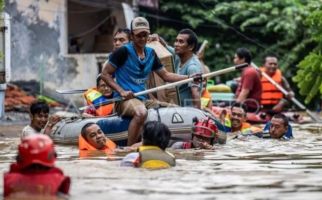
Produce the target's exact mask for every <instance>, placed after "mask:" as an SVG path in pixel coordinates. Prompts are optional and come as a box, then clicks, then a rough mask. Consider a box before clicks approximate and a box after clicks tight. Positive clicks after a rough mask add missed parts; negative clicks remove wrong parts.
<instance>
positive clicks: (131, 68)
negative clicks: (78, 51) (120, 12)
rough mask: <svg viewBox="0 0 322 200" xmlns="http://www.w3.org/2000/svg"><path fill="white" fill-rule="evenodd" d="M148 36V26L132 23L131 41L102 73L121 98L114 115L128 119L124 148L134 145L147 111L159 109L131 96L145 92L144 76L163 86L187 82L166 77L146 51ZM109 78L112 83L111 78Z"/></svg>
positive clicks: (196, 77) (153, 103)
mask: <svg viewBox="0 0 322 200" xmlns="http://www.w3.org/2000/svg"><path fill="white" fill-rule="evenodd" d="M149 34H150V26H149V22H148V21H147V20H146V19H145V18H143V17H136V18H135V19H133V20H132V22H131V39H132V41H131V42H130V43H128V44H126V45H124V46H122V47H121V48H119V49H118V50H116V51H115V52H113V53H112V54H111V56H110V58H109V62H108V64H107V65H106V66H105V67H104V69H103V71H102V79H103V80H104V81H105V82H106V83H107V84H108V85H110V86H111V87H112V88H113V89H114V90H115V91H116V92H115V93H114V97H122V98H123V101H120V102H116V104H115V110H116V112H117V113H118V114H119V115H121V116H129V117H132V119H131V122H130V125H129V128H128V134H129V136H128V146H130V145H132V144H134V143H136V142H137V141H138V138H139V133H140V130H141V129H142V127H143V124H144V121H145V119H146V117H147V109H148V108H152V107H155V106H158V105H159V103H158V102H157V101H154V100H148V99H147V96H146V95H141V96H137V97H135V96H134V93H137V92H141V91H144V90H146V86H145V83H146V81H147V79H148V75H149V74H150V73H151V72H152V71H155V72H156V73H157V74H158V75H159V76H160V77H161V78H162V79H163V80H164V81H166V82H176V81H181V80H184V79H187V78H189V76H187V75H178V74H174V73H170V72H168V71H167V70H166V69H165V68H164V67H163V65H162V64H161V63H160V60H159V58H158V57H157V55H156V53H155V51H154V50H153V49H152V48H149V47H146V43H147V41H148V37H149ZM113 74H115V78H116V81H114V79H113V77H112V75H113ZM190 77H193V78H194V80H195V81H198V80H200V79H201V74H195V75H191V76H190Z"/></svg>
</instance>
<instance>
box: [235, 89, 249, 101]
mask: <svg viewBox="0 0 322 200" xmlns="http://www.w3.org/2000/svg"><path fill="white" fill-rule="evenodd" d="M248 94H249V89H242V90H241V92H240V94H239V96H238V97H237V99H236V102H238V103H241V102H243V101H245V100H246V99H247V97H248Z"/></svg>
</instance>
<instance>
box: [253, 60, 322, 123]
mask: <svg viewBox="0 0 322 200" xmlns="http://www.w3.org/2000/svg"><path fill="white" fill-rule="evenodd" d="M252 66H253V67H254V68H255V69H257V70H258V71H259V72H260V73H261V74H262V75H263V76H264V77H265V78H266V79H267V80H268V81H269V82H271V83H272V84H273V85H274V86H275V87H276V88H277V89H279V90H280V91H281V92H282V93H283V94H284V95H285V96H287V95H288V91H286V90H285V89H284V88H283V87H282V86H281V85H280V84H278V83H276V82H275V81H274V80H273V79H272V78H271V77H270V76H269V75H268V74H266V73H265V72H263V71H261V70H260V69H259V68H258V67H257V65H256V64H254V63H252ZM291 101H292V102H293V103H294V104H295V105H297V106H298V107H299V108H300V109H302V110H305V112H306V113H307V114H308V115H309V116H310V117H311V118H312V119H313V120H314V121H315V122H322V120H321V119H319V118H318V117H317V116H316V115H314V113H312V112H311V111H310V110H309V109H307V108H306V107H305V106H304V105H303V104H302V103H301V102H299V101H298V100H297V99H295V97H292V98H291Z"/></svg>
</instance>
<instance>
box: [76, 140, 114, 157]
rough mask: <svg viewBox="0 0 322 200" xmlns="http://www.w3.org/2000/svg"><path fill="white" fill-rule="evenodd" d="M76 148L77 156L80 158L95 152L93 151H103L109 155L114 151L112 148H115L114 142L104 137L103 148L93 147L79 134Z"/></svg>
mask: <svg viewBox="0 0 322 200" xmlns="http://www.w3.org/2000/svg"><path fill="white" fill-rule="evenodd" d="M78 149H79V157H80V158H83V157H90V155H91V154H93V153H95V152H104V153H105V154H107V155H111V154H112V153H113V152H114V150H115V149H116V144H115V143H114V142H113V141H112V140H110V139H108V138H106V144H105V147H104V148H103V149H96V148H95V147H93V146H92V145H90V144H89V143H88V142H87V141H86V140H85V138H83V136H82V135H79V137H78Z"/></svg>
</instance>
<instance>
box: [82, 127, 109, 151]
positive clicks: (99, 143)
mask: <svg viewBox="0 0 322 200" xmlns="http://www.w3.org/2000/svg"><path fill="white" fill-rule="evenodd" d="M81 135H82V137H83V138H84V139H85V140H86V141H87V142H88V144H90V145H91V146H92V147H94V148H95V149H98V150H100V149H103V148H104V147H105V145H106V137H105V135H104V133H103V131H102V130H101V128H100V127H99V126H98V125H97V124H95V123H93V122H90V123H87V124H86V125H85V126H83V128H82V130H81Z"/></svg>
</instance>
